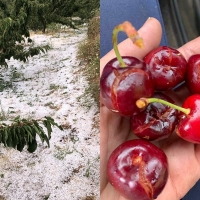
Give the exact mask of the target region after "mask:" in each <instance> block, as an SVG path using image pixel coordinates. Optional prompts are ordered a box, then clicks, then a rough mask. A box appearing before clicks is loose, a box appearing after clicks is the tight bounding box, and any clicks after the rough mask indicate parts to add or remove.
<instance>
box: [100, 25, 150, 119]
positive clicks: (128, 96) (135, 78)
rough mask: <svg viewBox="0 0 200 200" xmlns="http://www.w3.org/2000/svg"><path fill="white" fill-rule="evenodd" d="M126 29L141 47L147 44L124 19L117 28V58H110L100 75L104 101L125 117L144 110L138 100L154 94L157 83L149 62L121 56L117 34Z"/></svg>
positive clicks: (115, 48) (115, 43)
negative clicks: (148, 67) (139, 106)
mask: <svg viewBox="0 0 200 200" xmlns="http://www.w3.org/2000/svg"><path fill="white" fill-rule="evenodd" d="M119 31H124V32H126V33H127V35H128V37H129V38H131V39H132V40H133V42H134V43H135V44H136V45H137V46H138V47H142V46H143V41H142V38H140V37H139V36H138V33H137V31H136V30H135V28H134V27H133V26H132V25H131V24H130V23H129V22H124V23H122V24H120V25H118V26H116V27H115V28H114V30H113V45H114V50H115V53H116V56H117V58H114V59H112V60H110V61H109V62H108V63H107V64H106V66H105V67H104V69H103V72H102V75H101V78H100V90H101V97H102V101H103V104H104V105H105V106H106V107H107V108H109V109H110V110H112V111H114V112H119V113H120V114H121V115H123V116H131V115H133V114H136V113H138V112H140V109H139V108H138V107H137V106H136V104H135V102H136V100H137V99H138V98H140V97H151V96H152V95H153V93H154V83H153V80H152V78H151V75H150V73H149V71H148V70H147V67H146V64H145V63H144V62H143V61H140V60H139V59H137V58H134V57H130V56H124V57H121V56H120V54H119V51H118V47H117V33H118V32H119Z"/></svg>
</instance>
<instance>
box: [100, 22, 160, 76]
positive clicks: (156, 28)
mask: <svg viewBox="0 0 200 200" xmlns="http://www.w3.org/2000/svg"><path fill="white" fill-rule="evenodd" d="M138 33H139V35H140V37H142V38H143V41H144V47H143V48H142V49H139V48H138V47H137V46H136V45H134V44H133V42H132V41H131V40H130V39H129V38H128V39H126V40H124V41H123V42H121V43H120V44H119V45H118V48H119V52H120V54H121V56H134V57H136V58H139V59H143V57H144V56H145V55H146V54H147V53H148V52H149V51H151V50H153V49H154V48H156V47H157V46H158V45H159V44H160V40H161V36H162V28H161V25H160V22H159V21H158V20H157V19H155V18H149V19H148V20H147V21H146V22H145V24H144V25H143V26H142V27H141V28H140V30H139V31H138ZM114 57H116V56H115V52H114V51H113V50H111V51H110V52H109V53H108V54H106V55H105V56H104V57H103V58H102V59H101V60H100V74H101V72H102V70H103V67H104V66H105V65H106V63H107V62H108V61H110V60H111V59H112V58H114Z"/></svg>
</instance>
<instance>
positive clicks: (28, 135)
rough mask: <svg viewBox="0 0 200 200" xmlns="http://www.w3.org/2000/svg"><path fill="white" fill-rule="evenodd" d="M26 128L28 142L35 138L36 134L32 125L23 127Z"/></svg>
mask: <svg viewBox="0 0 200 200" xmlns="http://www.w3.org/2000/svg"><path fill="white" fill-rule="evenodd" d="M23 128H24V129H25V131H26V133H27V138H28V139H27V142H30V143H31V142H32V141H33V140H34V139H35V134H34V132H32V129H31V127H29V126H24V127H23Z"/></svg>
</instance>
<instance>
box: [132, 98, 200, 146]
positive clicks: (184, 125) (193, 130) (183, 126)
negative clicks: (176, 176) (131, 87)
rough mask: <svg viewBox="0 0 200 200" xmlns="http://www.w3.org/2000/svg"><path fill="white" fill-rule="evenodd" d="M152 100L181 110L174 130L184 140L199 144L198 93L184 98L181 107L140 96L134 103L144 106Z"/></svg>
mask: <svg viewBox="0 0 200 200" xmlns="http://www.w3.org/2000/svg"><path fill="white" fill-rule="evenodd" d="M152 102H160V103H163V104H165V105H168V106H171V107H173V108H175V109H177V110H179V111H181V112H182V114H181V115H180V118H179V122H178V124H177V126H176V128H175V132H176V133H177V135H179V136H180V137H181V138H183V139H184V140H186V141H189V142H192V143H197V144H200V132H199V124H200V94H193V95H191V96H189V97H188V98H186V100H185V101H184V103H183V106H182V107H179V106H176V105H174V104H171V103H169V102H167V101H164V100H162V99H156V98H149V99H146V98H141V99H140V100H138V101H137V102H136V104H137V106H138V107H140V108H144V107H146V106H147V105H148V104H149V103H152Z"/></svg>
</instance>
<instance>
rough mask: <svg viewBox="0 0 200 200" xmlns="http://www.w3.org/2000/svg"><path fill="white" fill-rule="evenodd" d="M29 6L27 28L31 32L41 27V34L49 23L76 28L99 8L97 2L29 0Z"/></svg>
mask: <svg viewBox="0 0 200 200" xmlns="http://www.w3.org/2000/svg"><path fill="white" fill-rule="evenodd" d="M30 5H31V11H32V12H31V15H30V19H29V27H30V28H31V29H33V30H35V29H38V28H41V27H42V32H45V30H46V27H47V25H49V24H51V23H60V24H63V25H67V26H69V27H71V28H76V25H77V24H81V23H84V22H85V21H86V20H88V19H90V18H92V17H93V16H94V14H95V11H96V10H97V9H99V6H100V4H99V0H30ZM74 17H75V18H74Z"/></svg>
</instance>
